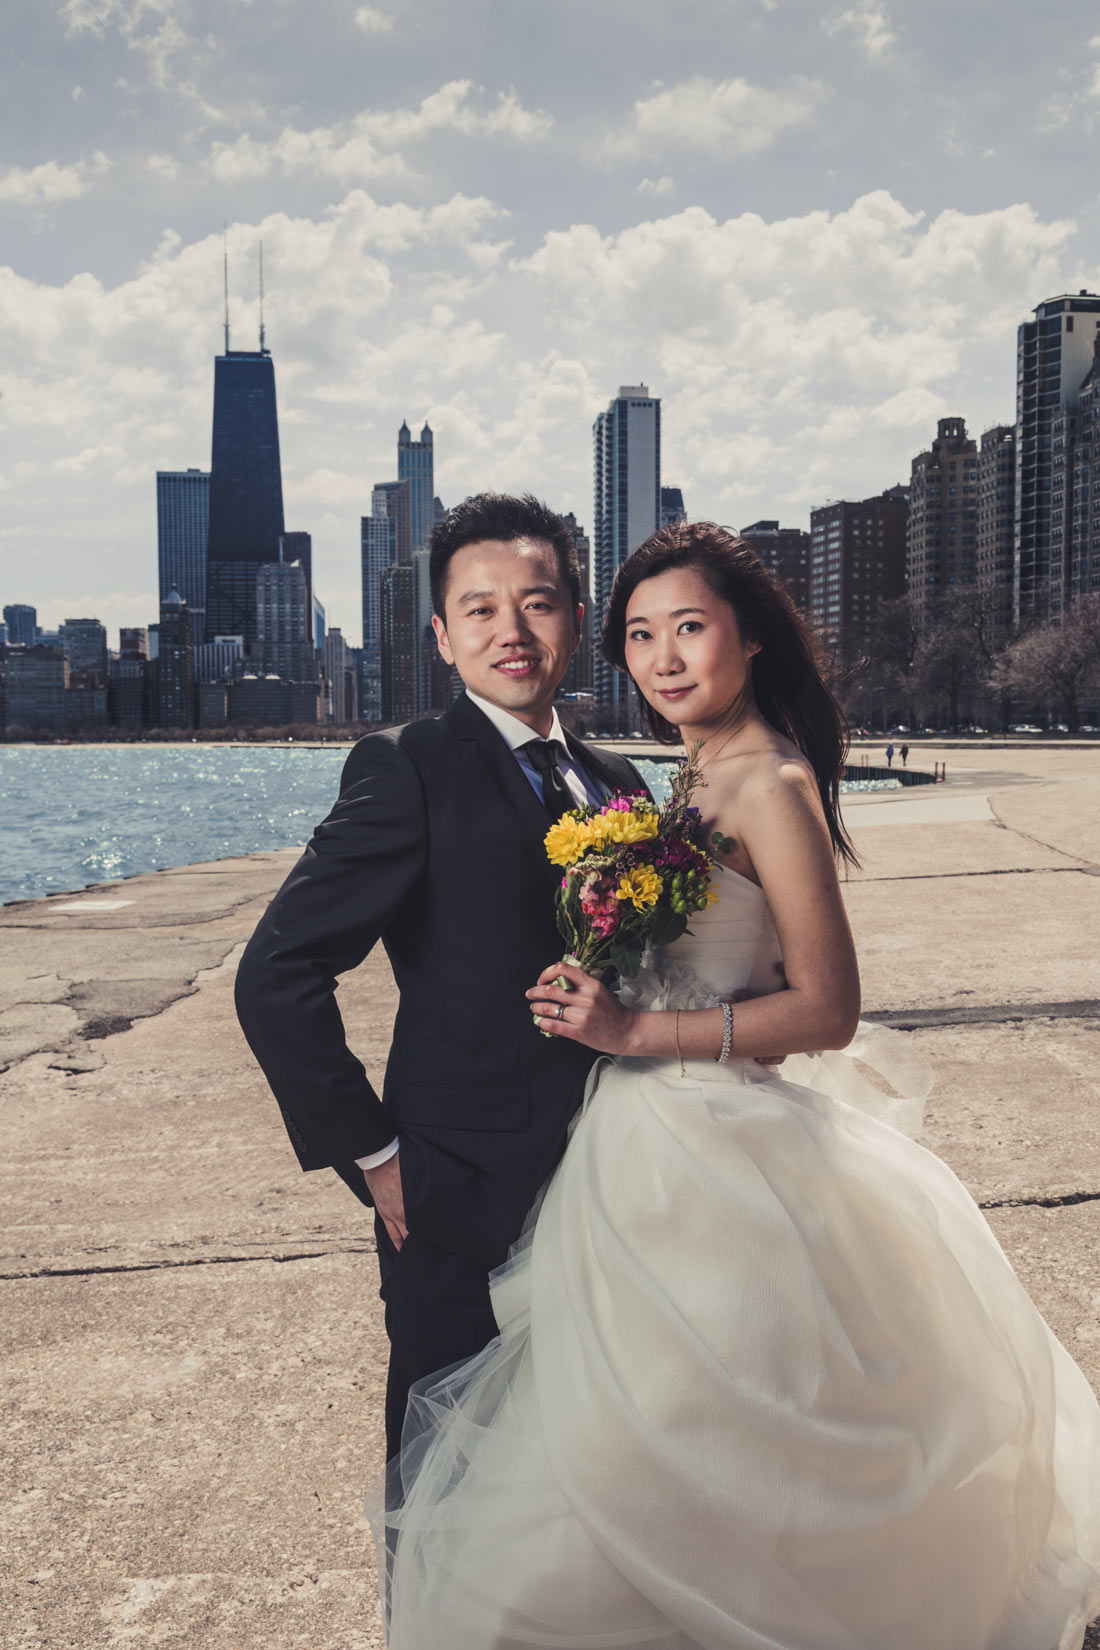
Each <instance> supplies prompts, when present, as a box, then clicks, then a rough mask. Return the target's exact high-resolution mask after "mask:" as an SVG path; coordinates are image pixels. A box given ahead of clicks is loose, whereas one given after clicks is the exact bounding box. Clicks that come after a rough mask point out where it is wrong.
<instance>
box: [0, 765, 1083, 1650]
mask: <svg viewBox="0 0 1100 1650" xmlns="http://www.w3.org/2000/svg"><path fill="white" fill-rule="evenodd" d="M920 754H921V758H922V760H923V759H924V758H925V756H926V755H927V759H928V760H929V761H931V758H932V756H933V755H934V754H939V753H934V752H932V751H931V750H929V751H928V752H927V753H926V752H925V751H924V750H922V751H921V753H920ZM948 761H949V765H950V769H951V784H952V786H955V787H957V788H959V789H962V790H966V789H969V790H971V791H973V792H975V793H980V794H982V795H987V796H988V797H989V803H990V808H991V810H992V814H993V816H994V817H993V818H991V819H988V820H985V821H977V820H970V821H966V820H963V821H958V822H955V823H944V822H940V823H931V822H929V823H926V824H920V823H917V824H898V825H894V826H892V827H891V828H890V829H889V830H882V829H874V828H871V826H870V824H867V825H865V826H862V827H861V826H860V822H859V817H858V815H859V809H860V799H859V798H854V799H852V805H851V806H850V808H849V810H848V817H849V822H850V824H851V825H852V826H853V830H854V835H855V840H856V844H857V847H858V848H859V850H860V852H861V853H862V854H863V856H864V860H865V868H864V871H863V873H862V874H861V875H859V876H856V877H853V878H852V879H851V881H850V883H849V885H848V889H847V900H848V906H849V910H850V912H851V915H852V921H853V926H854V928H855V931H856V935H857V939H858V942H859V945H860V950H861V957H862V961H863V972H864V984H865V995H866V1008H867V1011H868V1012H869V1013H870V1014H871V1015H872V1016H874V1017H876V1018H881V1019H885V1020H887V1021H888V1022H890V1023H893V1024H904V1025H909V1026H912V1027H913V1029H912V1030H911V1031H910V1033H909V1035H911V1036H913V1037H914V1038H915V1039H916V1040H917V1041H918V1042H919V1044H920V1046H921V1048H922V1049H924V1050H925V1051H926V1052H927V1054H928V1055H929V1057H930V1058H931V1059H932V1061H933V1063H934V1065H935V1067H936V1071H937V1087H936V1090H935V1092H934V1093H933V1095H932V1098H931V1101H930V1103H929V1108H928V1121H927V1129H926V1133H925V1141H926V1143H927V1144H928V1145H929V1146H930V1147H931V1148H932V1149H933V1150H935V1151H936V1152H938V1153H939V1154H940V1155H941V1156H942V1157H944V1158H945V1159H946V1160H947V1161H948V1162H949V1163H950V1164H951V1166H952V1167H953V1168H954V1169H955V1170H956V1172H957V1173H958V1174H959V1175H960V1176H961V1178H962V1179H963V1181H964V1182H965V1183H966V1185H967V1186H968V1187H969V1188H970V1190H971V1192H972V1193H973V1194H974V1196H975V1197H976V1198H977V1199H978V1201H979V1202H980V1203H981V1204H982V1205H983V1207H984V1208H985V1209H986V1210H987V1213H988V1218H989V1221H990V1224H991V1226H992V1227H993V1229H994V1231H995V1232H996V1234H997V1237H998V1239H999V1240H1000V1242H1001V1243H1002V1245H1003V1247H1004V1248H1005V1251H1006V1253H1007V1254H1008V1256H1009V1258H1010V1260H1011V1261H1012V1263H1013V1265H1014V1266H1015V1267H1016V1269H1017V1271H1018V1272H1019V1274H1020V1276H1021V1278H1022V1279H1023V1281H1024V1282H1025V1284H1026V1285H1027V1287H1028V1288H1029V1290H1030V1291H1031V1293H1032V1295H1033V1298H1034V1299H1035V1301H1036V1302H1037V1304H1038V1305H1039V1307H1040V1310H1041V1311H1042V1312H1043V1313H1044V1315H1045V1317H1046V1318H1047V1320H1048V1322H1050V1324H1051V1325H1052V1327H1053V1328H1054V1330H1055V1332H1056V1333H1057V1334H1058V1335H1059V1336H1060V1338H1061V1339H1062V1341H1063V1342H1064V1344H1065V1345H1066V1346H1067V1347H1068V1348H1069V1349H1070V1351H1071V1352H1072V1354H1073V1356H1074V1357H1075V1358H1076V1359H1077V1361H1078V1363H1079V1364H1080V1365H1081V1367H1082V1369H1083V1370H1084V1372H1085V1374H1086V1376H1087V1377H1088V1378H1089V1379H1090V1380H1091V1381H1092V1382H1093V1384H1094V1385H1095V1386H1097V1387H1098V1389H1100V1107H1098V1105H1097V1101H1098V1100H1100V1076H1098V1073H1100V969H1098V963H1097V959H1096V957H1095V954H1094V953H1095V951H1096V947H1095V933H1096V931H1097V929H1096V917H1097V906H1096V901H1097V900H1100V880H1098V879H1097V878H1096V877H1094V876H1090V875H1088V874H1086V873H1089V872H1091V871H1092V870H1095V869H1096V868H1097V867H1098V866H1100V823H1098V820H1100V810H1098V809H1097V807H1096V799H1097V795H1098V789H1100V788H1098V784H1097V764H1098V762H1100V753H1098V752H1094V751H1088V750H1086V751H1079V750H1074V751H1068V750H1067V751H1051V750H1049V749H1041V750H1035V751H1020V752H1012V751H1009V752H1002V751H996V752H988V751H961V752H960V751H951V752H950V753H948ZM876 800H878V801H880V800H881V798H876ZM293 857H294V856H293V855H292V854H259V855H253V856H249V857H248V858H245V859H241V860H234V861H223V862H219V863H215V864H211V865H203V866H195V867H189V868H186V869H182V870H180V871H173V872H160V873H157V874H154V875H151V876H147V877H137V878H134V879H133V880H132V881H129V882H126V883H118V884H110V885H108V886H106V887H104V888H102V889H101V890H100V891H99V892H100V897H101V898H103V899H106V898H108V897H110V898H117V899H126V900H131V901H132V904H128V905H125V906H119V907H116V908H115V909H112V910H107V909H104V908H103V907H102V906H101V907H100V908H99V909H95V908H94V907H95V903H96V894H95V892H94V891H91V890H89V891H86V892H85V894H83V895H75V896H74V895H73V894H68V895H64V896H56V897H54V898H51V899H49V900H44V901H39V902H34V903H32V904H23V905H19V906H9V907H6V908H4V909H3V910H0V1051H2V1052H0V1060H2V1061H3V1062H5V1063H6V1065H7V1070H6V1071H5V1073H4V1076H3V1096H4V1106H3V1112H2V1114H0V1115H2V1116H3V1122H4V1128H5V1137H4V1150H3V1152H2V1153H0V1184H2V1187H3V1209H4V1214H3V1217H2V1226H0V1303H2V1307H3V1314H2V1318H0V1324H2V1329H0V1360H2V1361H0V1403H2V1405H3V1412H4V1420H5V1427H4V1443H3V1446H2V1448H3V1449H4V1451H5V1453H6V1456H7V1459H6V1461H5V1466H4V1477H5V1482H6V1483H7V1484H9V1485H10V1486H11V1494H10V1496H9V1497H8V1498H7V1501H6V1504H5V1505H4V1507H3V1510H2V1511H0V1557H2V1558H3V1563H0V1590H2V1592H3V1595H4V1602H3V1606H2V1608H3V1617H2V1619H3V1621H4V1633H3V1635H2V1636H3V1643H4V1645H5V1647H6V1646H7V1645H9V1644H10V1645H11V1646H12V1647H13V1650H15V1647H19V1650H30V1647H31V1646H35V1647H39V1646H41V1647H46V1646H48V1647H49V1650H61V1647H68V1646H72V1647H78V1650H90V1647H96V1650H99V1647H103V1650H121V1647H123V1646H127V1647H128V1646H131V1645H133V1644H134V1643H140V1644H150V1645H158V1646H166V1647H168V1650H172V1647H176V1646H178V1647H180V1650H183V1647H184V1646H186V1647H187V1650H194V1647H196V1646H200V1647H201V1650H260V1647H261V1646H262V1650H299V1647H301V1650H306V1647H308V1650H380V1647H381V1635H380V1631H379V1627H378V1622H377V1616H376V1613H375V1586H374V1577H373V1572H372V1554H371V1548H370V1544H369V1540H368V1538H367V1532H366V1526H365V1521H364V1517H363V1513H362V1505H361V1503H362V1494H363V1491H364V1489H365V1487H366V1485H367V1483H368V1482H369V1480H370V1479H371V1477H372V1476H373V1475H374V1473H375V1472H376V1471H377V1470H378V1468H379V1467H380V1465H381V1397H382V1388H383V1381H384V1369H385V1344H384V1335H383V1331H382V1316H381V1305H380V1302H379V1301H378V1299H377V1295H376V1283H375V1263H374V1256H373V1234H372V1232H371V1227H370V1220H369V1217H368V1216H367V1213H366V1211H365V1210H363V1209H362V1208H361V1207H360V1206H359V1205H358V1204H357V1203H356V1202H355V1200H354V1199H353V1198H352V1197H351V1196H350V1194H349V1193H348V1192H347V1191H346V1189H345V1188H344V1187H342V1186H341V1185H340V1183H339V1182H338V1181H337V1180H336V1179H335V1177H334V1176H332V1175H330V1174H328V1173H327V1172H325V1173H320V1174H312V1175H302V1174H301V1173H300V1172H299V1171H298V1168H297V1165H296V1163H295V1161H294V1158H293V1154H292V1152H291V1150H290V1148H289V1146H288V1144H287V1141H286V1138H285V1135H284V1132H283V1128H282V1124H281V1122H280V1120H279V1116H278V1112H277V1110H276V1108H275V1106H274V1104H273V1103H272V1101H271V1099H270V1097H269V1095H268V1094H267V1092H266V1089H265V1086H264V1084H263V1081H262V1079H261V1077H260V1076H259V1073H258V1072H257V1070H256V1068H255V1066H254V1065H253V1062H252V1060H251V1058H250V1056H249V1054H248V1051H247V1049H246V1048H245V1046H244V1044H243V1041H242V1039H241V1038H240V1035H239V1033H238V1030H237V1027H236V1022H235V1019H234V1016H233V1010H232V979H233V971H234V968H235V966H236V959H237V957H238V955H239V950H240V946H241V944H242V943H243V941H244V939H245V938H246V936H247V935H248V933H249V932H250V931H251V928H252V926H253V924H254V922H255V920H256V918H257V917H258V915H259V913H260V911H261V910H262V908H263V905H264V903H265V901H266V900H267V898H269V897H270V894H271V892H272V891H273V890H274V888H275V887H276V886H277V884H278V882H279V881H280V880H281V877H282V875H283V874H284V872H285V870H286V869H288V868H289V865H290V863H291V862H292V860H293ZM994 872H995V873H997V874H996V875H993V874H991V873H994ZM937 884H938V886H937ZM85 900H86V901H87V903H84V902H85ZM70 902H74V903H75V904H76V905H77V909H76V910H74V911H62V910H61V909H60V907H61V906H62V905H67V904H69V903H70ZM58 930H60V932H58ZM1090 942H1091V943H1090ZM340 997H341V1007H342V1010H343V1013H344V1016H345V1019H346V1021H347V1023H348V1026H349V1030H350V1036H351V1040H352V1042H353V1045H354V1046H355V1048H356V1049H357V1052H359V1053H360V1055H361V1057H362V1058H363V1059H364V1062H365V1064H366V1066H367V1069H368V1071H370V1073H371V1074H372V1076H373V1077H375V1078H378V1077H380V1074H381V1070H382V1066H383V1063H384V1059H385V1051H386V1046H387V1042H388V1033H389V1025H390V1020H391V1016H392V1011H393V1007H394V995H393V984H392V980H391V978H390V975H389V972H388V968H387V966H386V962H385V958H384V957H382V956H381V955H377V956H374V957H372V958H370V959H368V961H367V963H366V964H365V965H364V967H363V968H362V969H360V970H359V971H358V972H357V973H356V974H355V975H354V976H352V977H350V978H348V979H346V980H345V982H344V983H343V984H342V986H341V991H340ZM115 1028H117V1029H115ZM1089 1642H1090V1643H1092V1644H1096V1645H1098V1646H1100V1635H1097V1636H1095V1637H1094V1638H1093V1639H1091V1640H1090V1641H1089Z"/></svg>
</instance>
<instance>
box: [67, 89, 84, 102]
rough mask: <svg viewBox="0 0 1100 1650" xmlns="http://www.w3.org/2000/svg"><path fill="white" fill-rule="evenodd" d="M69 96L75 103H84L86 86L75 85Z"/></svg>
mask: <svg viewBox="0 0 1100 1650" xmlns="http://www.w3.org/2000/svg"><path fill="white" fill-rule="evenodd" d="M69 96H70V97H71V98H72V100H73V102H74V103H83V101H84V88H83V86H74V87H73V89H72V91H71V92H70V93H69Z"/></svg>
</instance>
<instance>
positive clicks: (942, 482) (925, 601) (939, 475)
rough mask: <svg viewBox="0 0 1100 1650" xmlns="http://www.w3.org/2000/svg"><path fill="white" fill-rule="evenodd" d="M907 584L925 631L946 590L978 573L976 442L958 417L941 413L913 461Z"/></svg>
mask: <svg viewBox="0 0 1100 1650" xmlns="http://www.w3.org/2000/svg"><path fill="white" fill-rule="evenodd" d="M906 533H907V543H906V552H905V557H906V560H905V575H906V585H907V588H908V591H909V600H910V603H911V605H912V608H913V616H914V619H915V620H916V625H917V629H918V630H919V631H920V632H921V634H922V635H923V634H924V632H925V631H926V630H927V628H928V626H929V624H930V622H931V621H932V619H933V618H934V616H935V610H936V607H937V605H938V603H939V601H940V600H941V598H942V597H943V596H944V595H945V594H946V592H947V591H948V590H950V589H953V588H960V587H964V586H967V585H974V584H976V583H977V578H978V446H977V442H976V441H975V440H974V439H973V437H972V436H969V435H967V433H966V423H965V421H964V420H963V419H961V418H941V419H940V420H939V423H938V424H937V426H936V439H935V440H934V441H933V443H932V445H931V447H930V448H928V449H926V450H925V451H924V452H922V453H918V454H917V456H916V458H914V460H913V465H912V473H911V475H910V480H909V522H908V527H907V529H906Z"/></svg>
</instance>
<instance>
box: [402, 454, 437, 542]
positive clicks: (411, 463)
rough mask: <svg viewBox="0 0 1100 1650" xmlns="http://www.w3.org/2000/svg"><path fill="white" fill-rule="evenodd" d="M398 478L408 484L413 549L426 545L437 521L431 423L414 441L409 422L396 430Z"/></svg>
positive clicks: (410, 532)
mask: <svg viewBox="0 0 1100 1650" xmlns="http://www.w3.org/2000/svg"><path fill="white" fill-rule="evenodd" d="M397 479H398V481H407V482H408V484H409V541H410V547H411V550H412V551H417V550H423V549H425V548H426V547H427V543H428V540H429V538H430V537H431V533H432V528H433V527H434V525H435V452H434V447H433V437H432V431H431V426H430V425H428V424H425V425H424V428H423V429H422V430H421V432H420V440H419V441H414V440H413V438H412V433H411V431H410V429H409V426H408V425H407V424H405V423H402V425H401V428H400V430H398V432H397Z"/></svg>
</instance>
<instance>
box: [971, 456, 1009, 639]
mask: <svg viewBox="0 0 1100 1650" xmlns="http://www.w3.org/2000/svg"><path fill="white" fill-rule="evenodd" d="M977 474H978V510H977V526H976V532H977V552H978V554H977V562H976V567H975V574H976V578H975V584H976V586H977V588H978V589H979V590H980V591H982V592H983V594H984V595H985V596H986V597H987V599H988V601H989V606H990V615H989V616H990V620H991V625H992V628H991V634H990V641H991V643H992V644H993V645H994V646H999V645H1000V644H1001V643H1002V642H1005V641H1007V640H1008V638H1009V636H1010V635H1011V634H1012V556H1013V542H1014V539H1015V521H1014V516H1015V493H1016V426H1015V425H1014V424H995V425H994V426H993V427H992V429H989V430H983V432H982V445H981V450H980V451H979V453H978V472H977Z"/></svg>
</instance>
